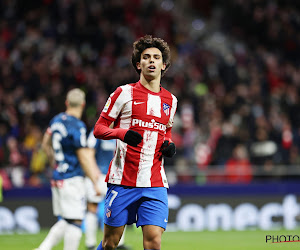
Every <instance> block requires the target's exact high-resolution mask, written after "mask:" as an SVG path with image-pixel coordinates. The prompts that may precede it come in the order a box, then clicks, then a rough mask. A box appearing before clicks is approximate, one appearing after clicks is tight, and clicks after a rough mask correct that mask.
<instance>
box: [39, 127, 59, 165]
mask: <svg viewBox="0 0 300 250" xmlns="http://www.w3.org/2000/svg"><path fill="white" fill-rule="evenodd" d="M42 149H43V150H44V151H45V153H46V154H47V156H48V160H49V164H50V166H51V167H52V168H55V166H56V162H55V158H54V151H53V148H52V144H51V131H50V129H49V128H48V129H47V131H46V132H45V134H44V136H43V140H42Z"/></svg>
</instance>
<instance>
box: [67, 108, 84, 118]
mask: <svg viewBox="0 0 300 250" xmlns="http://www.w3.org/2000/svg"><path fill="white" fill-rule="evenodd" d="M66 113H67V114H68V115H71V116H75V117H76V118H78V119H81V116H82V111H81V110H80V109H77V108H68V109H67V110H66Z"/></svg>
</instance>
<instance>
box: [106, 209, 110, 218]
mask: <svg viewBox="0 0 300 250" xmlns="http://www.w3.org/2000/svg"><path fill="white" fill-rule="evenodd" d="M105 215H106V217H107V218H109V217H110V216H111V210H110V209H108V208H107V209H106V214H105Z"/></svg>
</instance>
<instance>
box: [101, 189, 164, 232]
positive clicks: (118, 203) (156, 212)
mask: <svg viewBox="0 0 300 250" xmlns="http://www.w3.org/2000/svg"><path fill="white" fill-rule="evenodd" d="M104 211H105V214H104V223H105V224H107V225H109V226H113V227H120V226H123V225H126V224H127V225H131V224H133V223H136V226H137V227H139V226H143V225H155V226H159V227H162V228H164V229H166V227H167V222H168V216H169V209H168V195H167V189H166V188H164V187H150V188H140V187H128V186H120V185H113V184H108V190H107V193H106V197H105V210H104Z"/></svg>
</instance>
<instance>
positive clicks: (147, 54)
mask: <svg viewBox="0 0 300 250" xmlns="http://www.w3.org/2000/svg"><path fill="white" fill-rule="evenodd" d="M150 55H151V54H149V53H146V54H143V56H150ZM152 55H154V56H161V55H160V54H152Z"/></svg>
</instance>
